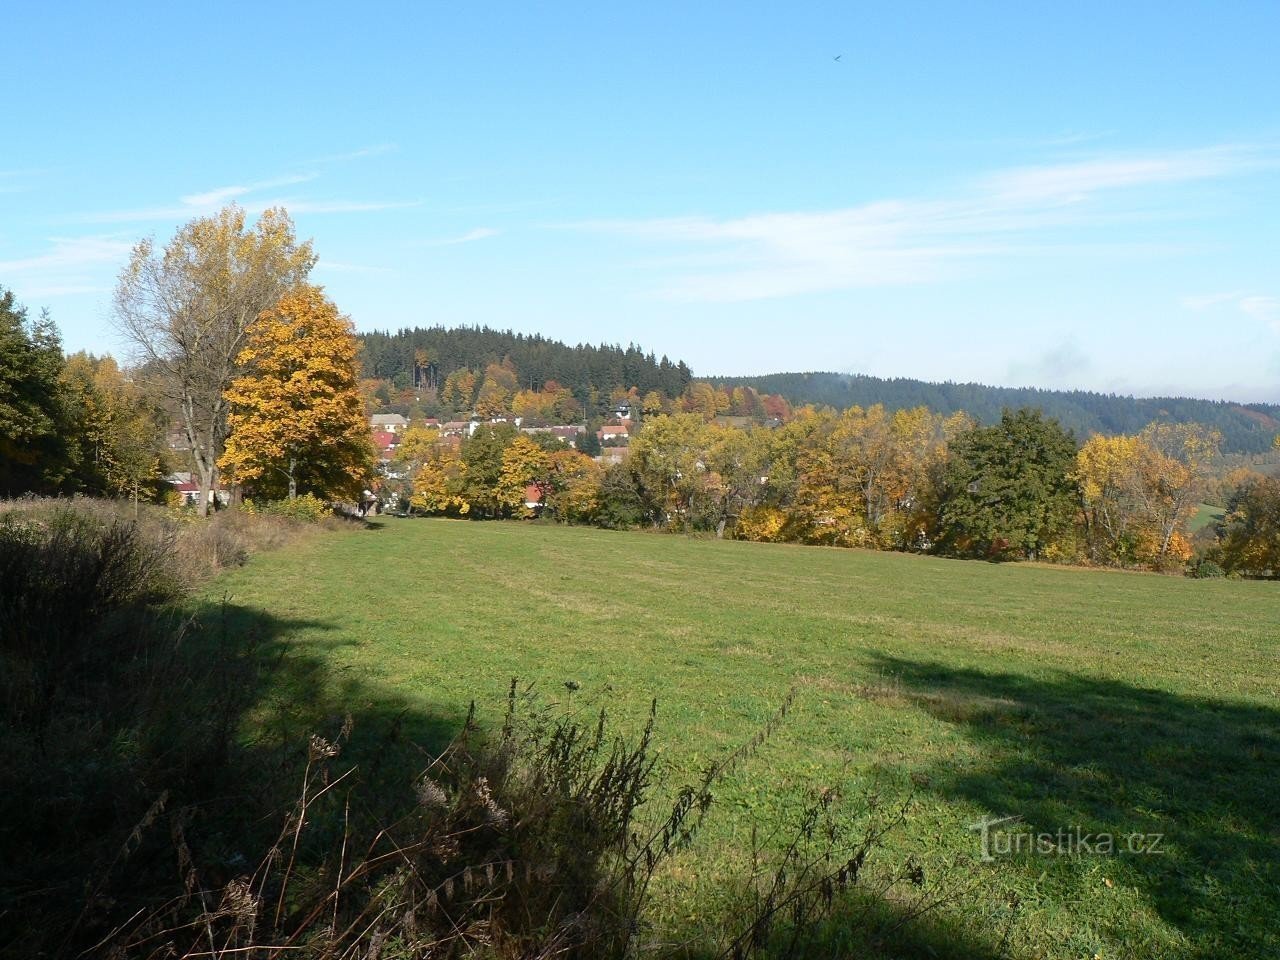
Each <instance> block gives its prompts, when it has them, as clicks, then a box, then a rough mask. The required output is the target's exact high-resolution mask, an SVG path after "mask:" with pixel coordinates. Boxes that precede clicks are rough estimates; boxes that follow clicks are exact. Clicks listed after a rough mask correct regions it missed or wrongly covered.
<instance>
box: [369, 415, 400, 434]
mask: <svg viewBox="0 0 1280 960" xmlns="http://www.w3.org/2000/svg"><path fill="white" fill-rule="evenodd" d="M407 426H409V421H408V419H407V418H405V417H404V416H402V415H400V414H398V413H375V414H374V415H373V416H371V417H370V418H369V429H370V430H372V431H374V432H375V433H382V432H385V433H402V432H403V431H404V428H405V427H407Z"/></svg>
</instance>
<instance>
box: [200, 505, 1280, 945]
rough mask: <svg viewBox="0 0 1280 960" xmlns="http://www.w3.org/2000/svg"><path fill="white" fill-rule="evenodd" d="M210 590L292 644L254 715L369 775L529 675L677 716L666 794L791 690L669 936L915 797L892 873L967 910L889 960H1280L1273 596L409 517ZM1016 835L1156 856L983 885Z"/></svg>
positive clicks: (670, 919) (244, 571)
mask: <svg viewBox="0 0 1280 960" xmlns="http://www.w3.org/2000/svg"><path fill="white" fill-rule="evenodd" d="M207 594H208V596H210V597H215V598H220V597H224V596H225V597H226V600H227V604H228V608H227V609H228V611H229V612H230V615H231V616H233V617H241V618H243V623H244V624H246V628H249V625H252V629H256V630H259V631H261V632H263V633H264V634H267V635H269V639H270V640H272V642H274V643H279V644H281V645H283V647H284V648H285V649H286V650H287V657H286V660H287V661H288V662H289V663H290V668H289V669H286V670H282V671H281V672H280V674H279V677H280V679H279V681H278V684H277V686H276V689H275V690H274V691H273V694H274V697H275V698H276V700H277V702H278V703H279V704H280V705H282V706H283V709H282V710H281V711H279V712H277V711H273V710H268V709H265V708H264V709H263V710H262V711H260V714H259V720H258V722H259V723H260V724H262V725H264V726H266V725H271V724H279V723H285V724H289V723H291V724H293V725H296V726H297V728H298V729H297V732H301V731H302V730H303V728H304V727H305V726H306V725H308V724H323V723H336V722H337V720H336V718H334V717H329V716H317V715H315V712H314V711H311V712H309V708H310V707H312V706H315V705H318V704H325V705H326V707H325V709H326V710H328V711H329V712H332V711H333V709H334V708H333V706H332V705H333V704H342V705H343V707H342V709H347V710H350V711H351V712H352V713H353V714H354V715H355V716H356V717H357V726H358V727H361V726H362V727H363V729H362V730H358V731H357V733H358V736H357V741H356V743H355V745H354V746H355V754H354V756H355V757H356V759H360V758H361V757H360V751H361V750H362V749H363V750H365V751H374V750H375V747H374V744H375V742H376V741H377V739H378V737H379V736H381V735H382V734H381V733H380V732H379V731H380V730H382V729H384V728H385V727H386V726H388V725H394V726H395V727H396V729H398V730H401V731H402V732H403V733H404V734H405V735H406V736H408V737H411V738H414V739H417V740H419V741H420V742H422V743H424V744H426V745H427V746H428V748H429V747H431V746H433V745H438V744H439V743H440V742H442V740H443V739H444V738H445V737H447V736H449V734H450V733H451V731H453V730H455V729H456V728H457V726H458V724H459V723H460V721H461V718H462V717H463V716H464V715H465V712H466V710H467V706H468V704H469V703H470V702H471V701H472V700H474V701H476V703H477V707H478V710H479V716H480V720H481V722H482V723H484V722H486V721H496V720H498V719H499V718H500V717H501V709H502V701H503V699H504V697H505V694H506V689H507V685H508V682H509V680H510V678H512V677H519V678H522V679H523V680H525V681H530V682H533V683H535V684H536V685H537V687H538V689H540V690H541V691H542V692H543V694H544V695H545V696H546V697H548V698H549V699H553V700H559V701H568V702H569V704H570V705H571V706H573V707H574V708H575V709H577V708H582V709H594V708H595V707H596V706H597V705H598V704H599V703H601V702H604V703H606V704H607V706H608V707H609V709H610V711H611V712H612V713H613V714H614V715H615V716H616V717H617V718H618V720H619V723H620V724H621V725H622V726H623V727H624V728H632V729H634V728H635V727H636V726H637V725H638V724H639V723H640V722H641V721H642V718H643V716H644V715H645V712H646V711H647V709H648V705H649V702H650V699H651V698H653V697H656V698H657V699H658V702H659V712H658V723H657V742H658V745H659V748H660V750H661V754H662V768H661V769H662V775H663V781H664V783H665V784H667V785H668V787H671V786H675V785H678V784H679V783H680V782H683V780H685V779H688V778H691V777H694V776H696V774H697V772H698V771H699V770H700V769H701V768H702V767H703V766H704V765H706V764H707V763H708V762H710V761H712V760H714V759H716V758H717V757H720V756H723V755H724V754H725V753H726V752H728V751H729V750H730V749H732V747H733V746H735V745H736V744H738V743H740V742H742V741H744V740H746V739H748V738H750V737H751V736H752V735H753V734H754V733H755V732H756V730H757V729H759V727H760V725H761V724H762V722H763V721H764V720H765V719H766V718H767V717H768V716H769V715H770V714H771V712H772V711H773V710H774V708H775V707H776V705H777V704H778V703H779V702H780V701H782V699H783V698H784V696H785V695H786V693H787V691H788V690H789V689H791V688H792V687H795V688H797V689H798V691H799V692H798V697H797V700H796V703H795V708H794V710H793V712H792V713H791V715H790V717H789V718H788V720H787V721H786V723H785V724H784V726H783V727H782V728H781V729H780V730H779V732H778V733H777V734H776V736H775V737H774V738H773V739H772V740H770V741H769V742H768V743H767V744H766V746H765V747H764V748H763V750H761V751H760V753H759V754H757V755H756V756H755V757H754V758H753V759H752V760H751V761H750V762H749V763H747V764H746V765H745V766H744V767H742V768H741V769H740V770H739V771H737V772H736V773H735V774H733V775H732V776H731V777H730V778H729V780H728V781H727V782H726V783H725V784H724V785H723V786H722V787H721V788H720V789H719V790H718V791H717V797H718V801H719V802H718V804H717V807H718V809H717V810H716V812H715V813H714V816H713V819H712V820H711V822H710V824H709V826H708V828H707V831H706V832H705V833H704V834H703V836H702V837H701V838H700V840H699V842H698V843H697V844H696V846H695V847H694V848H693V849H692V850H691V851H690V852H689V853H687V854H685V855H682V857H681V858H680V859H679V861H678V862H677V863H675V864H674V866H673V867H672V868H671V869H670V870H669V871H668V872H667V873H666V875H664V877H663V878H662V888H661V890H660V891H659V896H660V897H661V903H662V909H661V911H660V917H661V920H662V922H663V923H664V924H666V925H668V926H669V927H670V930H671V931H672V936H676V935H677V934H688V933H689V932H691V931H693V932H696V931H697V930H698V929H699V925H700V924H705V923H714V922H715V907H716V906H717V905H718V904H721V903H722V902H723V901H724V898H725V897H726V896H727V895H728V894H727V892H726V891H727V890H728V889H729V888H730V887H731V886H732V884H733V883H734V882H736V880H735V878H739V877H741V875H742V871H743V868H744V864H745V862H746V856H747V853H748V851H749V847H750V836H751V828H752V827H751V825H752V824H753V823H754V824H757V825H760V826H762V827H766V828H768V827H775V826H777V825H778V824H782V823H786V822H787V821H788V818H789V817H792V816H794V814H795V812H796V811H797V810H798V808H799V805H800V804H801V803H803V801H804V799H805V797H806V796H807V795H809V792H810V791H812V790H814V789H819V788H822V787H827V786H836V785H841V786H842V787H843V789H845V790H846V792H847V793H848V795H850V796H851V797H856V796H857V795H858V793H859V791H861V790H867V789H871V790H874V791H877V792H878V793H879V794H881V795H882V796H884V797H886V798H893V799H898V798H907V797H911V798H912V802H911V807H910V814H909V819H908V821H907V822H906V823H905V824H903V825H902V826H901V827H900V828H899V829H898V830H896V831H895V832H894V833H893V834H892V835H891V837H890V838H889V841H888V848H887V849H886V850H885V851H884V852H883V854H882V856H883V857H884V858H885V860H886V862H901V861H902V860H903V859H904V858H906V857H910V856H914V857H915V858H916V859H917V860H918V861H919V862H920V863H921V865H922V866H923V868H924V875H925V877H926V884H928V885H937V886H938V887H951V886H957V885H960V886H963V887H965V892H963V893H962V894H960V895H959V896H958V897H957V898H956V899H954V900H953V901H952V902H950V903H947V904H945V905H944V906H942V907H940V908H939V909H938V910H937V911H935V912H934V913H932V914H930V915H929V916H928V917H926V918H925V920H923V921H922V922H920V923H918V924H915V925H913V926H912V927H911V928H910V930H909V932H907V933H900V934H895V936H894V938H893V940H892V942H891V943H889V944H888V945H887V946H885V945H882V946H881V952H882V954H883V955H888V956H921V957H928V956H953V957H984V956H985V957H997V956H1012V957H1054V958H1056V957H1097V956H1100V957H1104V958H1110V957H1179V958H1181V957H1205V958H1209V957H1242V958H1243V957H1264V956H1280V923H1277V921H1276V918H1277V917H1280V799H1278V794H1280V698H1278V696H1277V695H1278V693H1280V643H1278V642H1277V633H1278V632H1280V630H1278V628H1280V590H1277V585H1276V584H1274V583H1255V582H1231V581H1221V580H1220V581H1192V580H1185V579H1181V578H1170V577H1160V576H1155V575H1144V574H1127V573H1114V572H1090V571H1082V570H1075V569H1061V568H1052V567H1042V566H1032V565H1015V564H1010V565H992V564H985V563H978V562H964V561H952V560H943V559H936V558H927V557H915V556H906V555H898V554H885V553H869V552H861V551H849V550H826V549H818V548H808V547H793V546H775V545H761V544H747V543H735V542H715V541H706V540H692V539H685V538H681V537H675V536H657V535H650V534H644V533H613V532H603V531H597V530H590V529H580V528H565V527H553V526H543V525H536V524H519V523H470V522H465V521H447V520H393V519H388V520H384V521H380V522H379V523H378V524H377V525H376V526H375V528H373V529H370V530H367V531H361V532H352V533H349V534H333V535H330V536H326V537H321V538H316V539H315V540H312V541H309V542H308V543H306V544H304V545H301V546H297V547H291V548H287V549H285V550H281V551H278V552H275V553H268V554H262V555H258V556H255V557H253V558H252V559H251V560H250V562H249V563H248V564H247V565H246V566H245V567H243V568H241V569H239V570H236V571H234V572H232V573H230V574H227V575H224V576H222V577H221V578H219V579H218V580H217V581H215V582H214V583H213V584H212V585H211V586H210V587H209V588H208V590H207ZM569 682H572V683H573V684H577V685H579V689H578V690H577V692H576V693H571V692H570V690H569V689H568V687H566V683H569ZM281 716H284V717H288V718H291V719H289V720H287V721H286V720H281V719H280V717H281ZM258 732H261V731H258ZM278 732H281V731H272V734H273V735H274V734H275V733H278ZM283 732H285V733H288V731H287V730H285V731H283ZM249 733H250V735H253V734H254V731H249ZM361 733H363V735H364V736H365V738H366V739H365V740H361V739H360V736H359V735H360V734H361ZM362 744H363V746H362ZM365 759H366V760H368V757H366V758H365ZM370 762H376V761H370ZM1003 816H1018V817H1021V818H1022V822H1021V825H1020V826H1018V827H1014V828H1011V829H1015V830H1029V831H1032V832H1037V833H1038V832H1046V833H1053V834H1058V833H1059V832H1060V831H1068V832H1070V831H1079V832H1082V833H1084V834H1093V835H1095V836H1096V835H1098V834H1102V833H1109V834H1112V835H1114V836H1115V837H1116V838H1117V840H1116V842H1117V843H1118V844H1120V845H1122V846H1123V845H1124V844H1125V843H1126V842H1127V841H1126V839H1125V838H1127V837H1128V836H1129V835H1131V834H1141V835H1143V836H1144V837H1153V836H1155V835H1159V836H1160V837H1161V839H1160V841H1159V849H1158V852H1155V853H1129V852H1127V850H1119V851H1117V852H1114V853H1111V854H1110V855H1108V854H1106V853H1104V852H1099V851H1098V850H1095V851H1094V852H1081V851H1076V852H1072V853H1067V852H1059V853H1036V852H1029V853H1023V854H1016V853H1015V854H1009V855H997V856H996V859H995V861H994V862H983V861H982V860H981V858H980V853H981V850H980V847H979V839H978V836H977V834H976V833H975V832H973V831H972V830H971V829H970V825H971V824H972V823H974V822H975V821H978V820H980V819H983V818H995V817H1003ZM892 909H893V904H890V905H889V907H888V911H889V912H890V913H891V912H892ZM837 933H838V931H837Z"/></svg>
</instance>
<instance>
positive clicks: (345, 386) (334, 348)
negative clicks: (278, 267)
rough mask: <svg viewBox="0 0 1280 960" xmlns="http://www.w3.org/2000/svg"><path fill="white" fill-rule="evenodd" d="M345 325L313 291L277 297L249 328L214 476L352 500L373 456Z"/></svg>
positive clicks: (352, 343)
mask: <svg viewBox="0 0 1280 960" xmlns="http://www.w3.org/2000/svg"><path fill="white" fill-rule="evenodd" d="M356 350H357V344H356V339H355V336H354V333H353V330H352V326H351V321H350V320H349V319H347V318H346V317H344V316H342V315H340V314H339V313H338V310H337V307H335V306H334V305H333V303H332V302H331V301H329V300H328V299H327V298H326V297H325V296H324V294H323V293H322V292H321V291H320V289H319V288H318V287H314V286H310V285H304V286H300V287H298V288H297V289H295V290H293V291H292V292H290V293H288V294H286V295H285V296H284V297H282V298H281V299H280V302H279V303H278V304H276V306H275V307H273V308H272V309H270V310H265V311H263V312H262V313H261V314H260V315H259V316H258V318H257V319H256V320H255V321H254V322H253V323H252V324H250V326H249V334H248V341H247V343H246V345H245V348H244V350H242V351H241V353H240V356H239V358H238V362H239V363H240V364H241V365H242V366H243V367H244V368H245V369H246V371H247V372H246V373H245V374H243V375H242V376H240V377H238V378H236V380H235V381H234V382H233V383H232V384H231V386H230V388H229V389H228V390H227V401H228V402H229V403H230V405H231V411H232V412H231V416H230V429H231V433H230V437H229V438H228V440H227V446H226V452H225V453H224V454H223V456H222V458H221V460H220V461H219V466H220V467H221V468H222V469H223V470H225V471H227V472H228V473H229V474H231V475H232V476H233V477H234V478H235V480H236V481H237V482H240V483H244V484H248V485H252V486H253V487H254V488H255V489H261V490H263V492H266V493H268V494H269V493H270V492H271V490H272V489H273V488H279V487H280V486H281V485H282V484H283V485H284V486H285V487H286V488H287V490H288V493H289V495H290V496H291V497H292V496H294V495H296V493H297V492H298V491H299V490H300V489H302V490H304V491H305V492H310V493H314V494H316V495H317V496H320V497H324V498H344V497H345V498H350V499H356V498H359V497H360V496H361V493H362V491H363V489H364V486H365V484H366V483H368V482H369V480H370V478H371V476H372V472H373V464H374V451H373V446H372V443H371V440H370V436H369V429H368V426H367V424H366V422H365V412H364V404H363V402H362V400H361V398H360V390H359V382H358V376H357V370H356Z"/></svg>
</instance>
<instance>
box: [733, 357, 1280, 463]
mask: <svg viewBox="0 0 1280 960" xmlns="http://www.w3.org/2000/svg"><path fill="white" fill-rule="evenodd" d="M711 382H712V383H714V384H716V385H717V386H720V385H723V386H725V387H730V388H732V387H735V386H742V387H747V386H750V387H752V388H754V389H755V390H757V391H758V392H760V393H776V394H780V395H782V396H784V397H786V398H787V399H788V400H789V401H791V403H793V404H806V403H813V404H819V405H824V404H825V405H827V406H831V407H835V408H836V409H844V408H845V407H851V406H854V405H858V406H864V407H865V406H868V405H870V404H873V403H882V404H884V405H885V406H886V407H889V408H891V409H894V410H897V409H902V408H906V407H915V406H920V405H924V406H926V407H929V408H930V409H932V410H936V411H938V412H939V413H943V414H948V413H954V412H955V411H957V410H964V411H966V412H968V413H969V414H971V415H972V416H974V417H977V418H978V419H979V420H981V421H983V422H984V423H990V422H992V421H994V420H998V419H999V418H1000V411H1001V410H1002V409H1003V408H1005V407H1024V406H1025V407H1039V408H1040V409H1042V410H1043V411H1044V412H1045V413H1046V414H1047V415H1048V416H1051V417H1056V418H1057V419H1058V420H1059V421H1061V422H1062V424H1063V425H1064V426H1066V427H1069V428H1070V429H1072V430H1074V431H1075V432H1076V435H1077V436H1079V437H1085V436H1088V435H1089V434H1091V433H1136V432H1137V431H1139V430H1141V429H1142V428H1143V427H1144V426H1146V425H1147V424H1148V423H1150V422H1151V421H1153V420H1173V421H1195V422H1197V423H1203V424H1205V425H1206V426H1211V427H1215V428H1217V429H1218V430H1219V431H1221V433H1222V438H1223V449H1224V450H1225V451H1227V452H1230V453H1261V452H1263V451H1265V450H1268V449H1270V448H1271V443H1272V440H1273V438H1274V437H1275V436H1276V434H1280V405H1276V404H1268V403H1251V404H1238V403H1228V402H1224V401H1217V400H1194V399H1190V398H1187V397H1152V398H1137V397H1125V396H1117V395H1115V394H1105V393H1090V392H1088V391H1084V390H1038V389H1035V388H1033V387H988V386H984V385H982V384H980V383H928V382H925V381H923V380H909V379H905V378H894V379H892V380H884V379H881V378H879V377H868V376H864V375H862V374H844V373H774V374H767V375H765V376H760V377H715V378H712V379H711Z"/></svg>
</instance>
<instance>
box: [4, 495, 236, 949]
mask: <svg viewBox="0 0 1280 960" xmlns="http://www.w3.org/2000/svg"><path fill="white" fill-rule="evenodd" d="M176 541H177V529H176V528H175V526H174V525H173V524H171V523H166V522H163V521H161V520H159V519H157V517H156V515H154V514H149V515H144V519H143V520H142V521H141V522H133V521H132V520H124V519H121V518H120V517H119V516H118V515H117V514H116V512H115V509H114V508H113V507H112V506H111V505H109V504H101V503H92V502H88V501H83V502H81V501H77V502H75V503H74V504H71V505H69V504H67V503H56V502H55V503H54V504H52V505H50V504H48V503H28V504H22V505H20V506H19V507H17V508H14V509H8V510H6V511H5V512H4V513H3V514H2V515H0V711H2V712H0V727H3V729H4V731H5V732H4V736H3V737H0V916H3V917H4V918H5V924H6V926H8V927H9V928H10V929H6V930H5V932H4V935H3V936H2V937H0V953H5V952H6V950H8V949H11V948H12V946H13V944H12V943H11V942H10V939H11V936H13V935H14V934H16V932H17V931H15V930H13V929H12V927H13V926H14V925H15V923H16V921H15V919H14V918H16V917H18V916H21V917H22V924H23V931H22V933H21V936H20V937H19V939H18V940H17V941H16V942H19V943H21V945H22V948H23V949H22V951H21V952H22V953H23V954H24V955H32V956H36V955H46V954H47V953H48V952H49V950H48V949H46V948H51V947H54V946H57V944H59V943H62V944H63V945H64V947H65V944H66V942H68V941H70V939H71V937H72V933H73V930H74V929H75V928H76V926H77V925H79V926H80V928H81V929H82V930H83V929H92V928H93V925H94V922H95V920H96V919H97V918H98V916H99V915H100V914H101V913H102V912H103V911H108V910H109V909H110V908H111V907H110V905H111V904H112V903H113V902H120V901H122V900H125V901H127V899H128V898H132V897H136V896H139V895H143V894H144V893H145V892H146V891H147V890H149V889H151V888H152V882H151V879H150V878H148V876H147V872H146V864H147V863H148V862H151V863H154V861H149V860H148V857H147V856H145V855H141V854H139V853H138V851H137V847H138V844H139V843H140V842H141V840H140V839H138V840H135V839H134V837H135V836H139V837H140V834H139V833H138V831H139V830H140V828H141V825H143V824H145V823H148V822H150V821H153V820H155V819H156V817H157V815H158V812H159V811H160V810H162V809H163V808H164V807H165V806H166V805H167V804H173V805H174V806H175V807H176V806H180V805H181V804H183V803H188V802H190V801H191V800H193V799H194V798H195V797H198V796H204V795H208V794H210V793H212V792H213V790H214V786H215V784H217V783H218V781H219V779H220V778H222V777H223V776H224V775H225V770H226V763H227V758H228V756H229V754H230V750H231V742H232V730H233V726H234V724H233V723H232V719H233V718H234V717H235V716H236V715H237V711H238V706H239V704H240V702H241V701H242V700H243V698H245V697H246V696H248V695H249V694H248V692H249V689H250V687H249V685H248V684H246V683H244V682H242V677H241V675H240V666H241V662H240V660H239V659H238V656H237V649H238V644H237V643H236V641H235V640H234V639H225V638H224V639H223V641H222V642H220V643H216V644H206V643H199V642H197V640H196V637H195V636H194V634H193V632H192V631H191V629H190V625H189V622H188V620H187V618H186V617H184V616H182V615H181V614H180V613H179V612H178V611H177V610H171V609H170V608H169V607H168V606H166V602H167V601H170V600H172V599H174V598H176V597H177V596H178V595H179V593H180V586H179V578H177V577H175V576H174V573H173V570H174V566H175V562H176V561H175V543H176ZM130 856H133V863H132V864H131V865H130V869H129V870H128V871H127V872H126V871H125V870H123V869H122V867H123V866H124V862H125V861H126V860H129V858H130ZM165 872H166V873H167V872H168V871H167V870H166V871H165ZM77 917H79V918H80V919H79V920H77ZM82 946H83V944H82Z"/></svg>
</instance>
